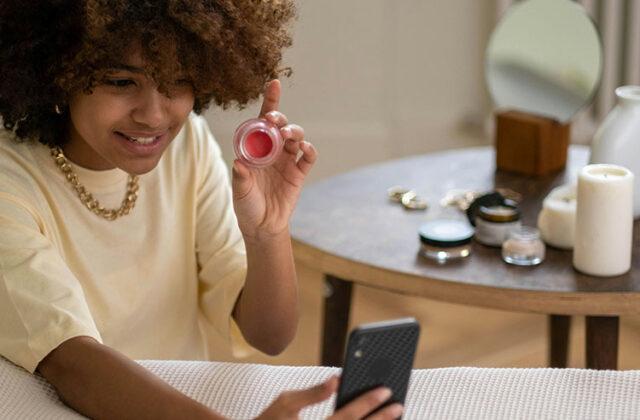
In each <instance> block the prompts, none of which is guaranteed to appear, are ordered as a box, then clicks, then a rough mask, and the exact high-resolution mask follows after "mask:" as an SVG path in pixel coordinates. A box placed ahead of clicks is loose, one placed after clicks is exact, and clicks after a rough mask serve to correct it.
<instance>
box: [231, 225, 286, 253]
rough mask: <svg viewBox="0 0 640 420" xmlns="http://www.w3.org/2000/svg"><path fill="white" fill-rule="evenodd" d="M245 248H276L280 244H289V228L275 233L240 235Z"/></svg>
mask: <svg viewBox="0 0 640 420" xmlns="http://www.w3.org/2000/svg"><path fill="white" fill-rule="evenodd" d="M242 238H243V239H244V243H245V246H246V247H247V248H249V247H257V248H261V249H263V248H265V247H274V246H275V247H277V246H280V245H282V244H288V243H290V242H291V234H290V233H289V226H288V225H287V226H286V227H285V228H284V229H282V230H280V231H277V232H261V231H260V230H257V231H256V232H255V233H253V234H245V233H244V232H243V233H242Z"/></svg>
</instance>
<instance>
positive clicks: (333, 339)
mask: <svg viewBox="0 0 640 420" xmlns="http://www.w3.org/2000/svg"><path fill="white" fill-rule="evenodd" d="M324 281H325V299H324V330H323V336H322V365H323V366H342V359H343V357H344V346H345V343H346V341H347V330H348V329H349V312H350V311H351V289H352V286H353V283H352V282H350V281H347V280H342V279H339V278H337V277H333V276H330V275H325V276H324Z"/></svg>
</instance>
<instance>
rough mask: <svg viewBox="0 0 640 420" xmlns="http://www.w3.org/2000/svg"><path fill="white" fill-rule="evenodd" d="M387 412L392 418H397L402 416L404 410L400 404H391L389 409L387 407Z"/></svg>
mask: <svg viewBox="0 0 640 420" xmlns="http://www.w3.org/2000/svg"><path fill="white" fill-rule="evenodd" d="M389 411H390V413H389V414H391V415H392V416H393V417H394V418H397V417H400V416H401V415H402V412H403V411H404V409H403V407H402V406H401V405H400V404H393V405H392V406H391V407H389Z"/></svg>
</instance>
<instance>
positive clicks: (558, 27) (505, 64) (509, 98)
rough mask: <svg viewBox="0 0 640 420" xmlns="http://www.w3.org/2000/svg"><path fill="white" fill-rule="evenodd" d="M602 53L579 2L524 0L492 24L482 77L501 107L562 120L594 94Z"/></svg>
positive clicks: (588, 19) (590, 22) (598, 82)
mask: <svg viewBox="0 0 640 420" xmlns="http://www.w3.org/2000/svg"><path fill="white" fill-rule="evenodd" d="M602 64H603V53H602V43H601V41H600V36H599V34H598V30H597V28H596V26H595V24H594V23H593V21H592V20H591V18H590V17H589V16H588V15H587V13H586V11H585V10H584V8H583V7H582V6H580V5H579V4H578V3H576V2H573V1H570V0H527V1H521V2H518V3H516V4H515V5H513V6H512V7H511V8H510V9H509V10H508V11H507V13H506V14H505V16H504V17H503V18H502V19H501V20H500V22H498V24H497V26H496V28H495V29H494V31H493V33H492V35H491V39H490V40H489V45H488V47H487V51H486V56H485V72H486V74H485V76H486V81H487V85H488V88H489V91H490V93H491V96H492V97H493V100H494V101H495V103H496V106H497V107H498V109H499V110H518V111H524V112H528V113H532V114H536V115H539V116H543V117H547V118H552V119H555V120H557V121H560V122H563V123H566V122H569V121H570V120H571V118H572V117H573V116H574V115H575V114H576V113H577V112H578V111H579V110H580V108H582V107H583V106H585V105H586V104H588V103H589V102H590V101H591V99H592V97H593V96H594V94H595V91H596V90H597V88H598V85H599V84H600V78H601V74H602Z"/></svg>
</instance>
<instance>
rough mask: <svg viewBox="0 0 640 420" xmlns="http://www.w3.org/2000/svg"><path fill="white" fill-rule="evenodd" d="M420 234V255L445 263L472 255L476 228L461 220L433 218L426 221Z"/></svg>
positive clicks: (421, 227) (420, 229)
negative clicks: (472, 242)
mask: <svg viewBox="0 0 640 420" xmlns="http://www.w3.org/2000/svg"><path fill="white" fill-rule="evenodd" d="M418 232H419V234H420V255H422V256H424V257H426V258H429V259H432V260H436V261H437V262H438V263H445V262H447V261H449V260H457V259H461V258H466V257H468V256H469V255H471V238H473V232H474V229H473V227H472V226H470V225H469V224H468V223H466V222H462V221H459V220H446V219H444V220H433V221H431V222H427V223H424V224H422V225H421V226H420V228H419V230H418Z"/></svg>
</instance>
